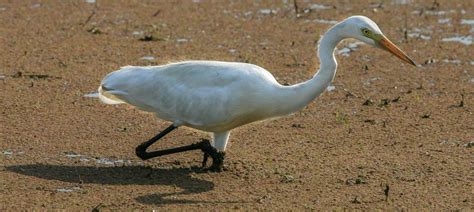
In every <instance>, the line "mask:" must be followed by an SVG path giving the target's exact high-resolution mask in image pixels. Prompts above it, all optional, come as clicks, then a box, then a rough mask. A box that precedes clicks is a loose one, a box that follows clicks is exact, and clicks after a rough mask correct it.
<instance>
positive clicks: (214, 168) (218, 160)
mask: <svg viewBox="0 0 474 212" xmlns="http://www.w3.org/2000/svg"><path fill="white" fill-rule="evenodd" d="M201 144H202V146H201V150H202V152H204V158H203V160H202V168H203V169H204V170H205V171H211V172H221V171H222V170H223V167H224V157H225V152H218V151H217V149H216V148H214V147H212V146H211V143H210V142H209V140H207V139H202V141H201ZM209 156H211V158H212V165H211V166H210V167H209V168H206V164H207V159H208V158H209Z"/></svg>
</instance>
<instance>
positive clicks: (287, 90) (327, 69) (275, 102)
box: [98, 16, 416, 171]
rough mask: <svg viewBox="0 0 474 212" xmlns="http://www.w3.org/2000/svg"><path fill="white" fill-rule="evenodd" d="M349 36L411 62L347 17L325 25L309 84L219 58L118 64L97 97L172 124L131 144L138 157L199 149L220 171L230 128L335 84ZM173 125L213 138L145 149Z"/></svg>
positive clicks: (368, 23) (363, 20)
mask: <svg viewBox="0 0 474 212" xmlns="http://www.w3.org/2000/svg"><path fill="white" fill-rule="evenodd" d="M345 38H354V39H357V40H360V41H362V42H364V43H367V44H369V45H371V46H374V47H377V48H381V49H384V50H387V51H389V52H391V53H392V54H394V55H395V56H396V57H398V58H400V59H401V60H403V61H405V62H407V63H409V64H412V65H415V66H416V64H415V62H414V61H413V60H412V59H410V58H409V57H408V56H407V55H406V54H405V53H404V52H403V51H402V50H400V49H399V48H398V47H397V46H396V45H395V44H393V43H392V42H391V41H390V40H389V39H387V37H386V36H385V35H384V34H383V33H382V31H381V30H380V29H379V27H378V26H377V24H376V23H375V22H373V21H372V20H370V19H369V18H367V17H364V16H351V17H349V18H347V19H345V20H343V21H341V22H339V23H337V24H336V25H334V26H332V27H331V28H330V29H329V30H328V31H327V32H326V33H325V34H324V35H323V37H322V38H321V40H320V42H319V50H318V57H319V59H320V68H319V71H317V73H316V74H315V75H314V76H313V77H312V78H311V79H309V80H307V81H305V82H302V83H299V84H295V85H291V86H284V85H281V84H279V83H278V82H277V81H276V80H275V78H274V77H273V76H272V74H270V72H268V71H267V70H265V69H264V68H262V67H259V66H257V65H253V64H248V63H237V62H222V61H183V62H178V63H171V64H166V65H160V66H145V67H143V66H125V67H122V68H121V69H120V70H117V71H114V72H112V73H110V74H108V75H107V76H106V77H105V78H104V79H103V80H102V82H101V84H100V86H99V89H98V92H99V98H100V100H101V101H102V102H104V103H107V104H121V103H127V104H129V105H132V106H135V107H136V108H138V109H140V110H144V111H149V112H152V113H154V114H155V115H156V116H157V117H158V118H159V119H162V120H166V121H170V122H172V124H171V125H170V126H169V127H168V128H166V129H165V130H163V131H162V132H160V133H159V134H158V135H156V136H155V137H153V138H151V139H150V140H148V141H146V142H144V143H142V144H140V145H139V146H137V147H136V154H137V156H138V157H140V158H141V159H143V160H147V159H150V158H154V157H158V156H163V155H168V154H173V153H178V152H184V151H189V150H197V149H201V150H202V151H203V152H204V159H203V162H202V166H203V168H204V167H205V166H206V162H207V159H208V157H209V156H210V157H211V158H212V165H211V166H210V167H208V168H207V169H208V170H211V171H221V170H222V168H223V162H224V156H225V150H226V146H227V143H228V140H229V135H230V132H231V131H232V129H234V128H237V127H239V126H242V125H245V124H248V123H251V122H255V121H260V120H265V119H269V118H274V117H280V116H285V115H288V114H291V113H294V112H296V111H298V110H300V109H302V108H303V107H304V106H305V105H307V104H309V103H310V102H311V101H312V100H314V99H315V98H316V97H318V96H319V95H320V94H321V93H323V92H324V91H325V89H326V87H328V85H329V84H330V83H331V81H332V80H333V79H334V77H335V74H336V68H337V62H336V59H335V56H334V50H335V48H336V45H337V44H338V43H339V42H340V41H341V40H343V39H345ZM180 126H187V127H190V128H194V129H198V130H202V131H207V132H210V133H212V140H211V141H209V140H206V139H202V140H201V141H200V142H197V143H194V144H191V145H187V146H182V147H177V148H171V149H165V150H157V151H151V152H148V151H147V148H148V147H149V146H150V145H152V144H153V143H155V142H156V141H158V140H159V139H160V138H162V137H163V136H165V135H166V134H168V133H169V132H171V131H173V130H174V129H176V128H178V127H180Z"/></svg>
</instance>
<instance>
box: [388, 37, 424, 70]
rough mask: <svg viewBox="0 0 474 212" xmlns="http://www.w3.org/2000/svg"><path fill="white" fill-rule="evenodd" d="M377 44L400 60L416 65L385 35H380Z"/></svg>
mask: <svg viewBox="0 0 474 212" xmlns="http://www.w3.org/2000/svg"><path fill="white" fill-rule="evenodd" d="M379 44H380V46H381V47H382V48H383V49H385V50H387V51H389V52H390V53H392V54H393V55H395V56H397V57H398V58H400V59H401V60H403V61H405V62H407V63H410V64H412V65H414V66H416V63H415V62H414V61H413V60H412V59H411V58H409V57H408V55H407V54H405V52H403V51H402V50H400V48H398V47H397V46H396V45H395V44H393V43H392V41H390V40H389V39H388V38H386V37H385V36H383V35H382V37H381V38H380V39H379Z"/></svg>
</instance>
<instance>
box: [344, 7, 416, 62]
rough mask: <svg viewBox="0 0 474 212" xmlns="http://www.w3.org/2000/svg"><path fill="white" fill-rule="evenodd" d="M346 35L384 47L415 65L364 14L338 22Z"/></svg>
mask: <svg viewBox="0 0 474 212" xmlns="http://www.w3.org/2000/svg"><path fill="white" fill-rule="evenodd" d="M338 25H340V26H339V27H341V28H342V31H343V32H344V34H345V36H346V37H349V38H355V39H357V40H360V41H362V42H364V43H367V44H369V45H372V46H375V47H377V48H381V49H384V50H386V51H388V52H390V53H392V54H393V55H395V56H396V57H398V58H400V59H401V60H403V61H405V62H407V63H409V64H412V65H414V66H416V63H415V62H414V61H413V60H412V59H411V58H410V57H408V55H407V54H405V53H404V52H403V51H402V50H400V48H398V47H397V46H396V45H395V44H393V42H392V41H390V40H389V39H388V38H387V37H385V35H384V34H383V33H382V31H381V30H380V28H379V27H378V26H377V24H376V23H375V22H374V21H372V20H370V19H369V18H367V17H365V16H351V17H349V18H347V19H346V20H344V21H342V22H341V23H339V24H338Z"/></svg>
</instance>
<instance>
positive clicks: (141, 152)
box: [135, 125, 225, 172]
mask: <svg viewBox="0 0 474 212" xmlns="http://www.w3.org/2000/svg"><path fill="white" fill-rule="evenodd" d="M176 128H177V127H175V126H174V125H171V126H169V127H168V128H166V129H165V130H163V131H162V132H160V133H159V134H158V135H156V136H155V137H153V138H151V139H150V140H148V141H146V142H143V143H142V144H140V145H138V146H137V147H136V148H135V152H136V154H137V156H138V157H139V158H141V159H142V160H148V159H150V158H154V157H159V156H163V155H169V154H174V153H178V152H185V151H190V150H196V149H201V150H202V151H203V152H204V159H203V161H202V167H203V168H204V167H206V163H207V159H208V158H209V157H211V158H212V165H211V166H210V167H209V168H208V169H207V170H209V171H217V172H220V171H222V168H223V164H224V156H225V153H224V152H218V151H217V150H216V148H214V147H212V145H211V143H210V142H209V140H207V139H203V140H202V141H201V142H199V143H194V144H191V145H187V146H182V147H176V148H171V149H164V150H158V151H153V152H147V151H146V150H147V148H148V147H150V146H151V145H152V144H154V143H155V142H157V141H158V140H160V139H161V138H163V137H164V136H165V135H166V134H168V133H170V132H171V131H173V130H174V129H176Z"/></svg>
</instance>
